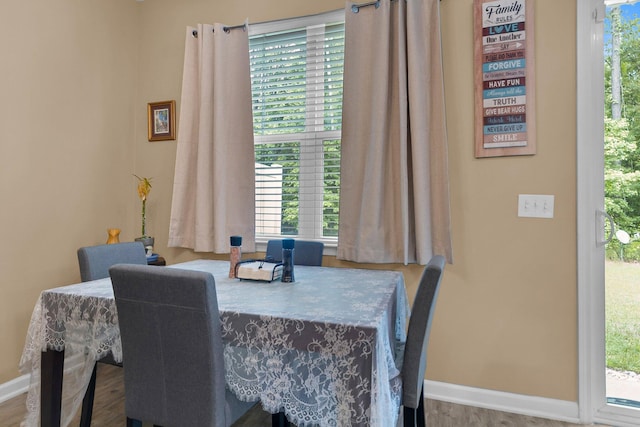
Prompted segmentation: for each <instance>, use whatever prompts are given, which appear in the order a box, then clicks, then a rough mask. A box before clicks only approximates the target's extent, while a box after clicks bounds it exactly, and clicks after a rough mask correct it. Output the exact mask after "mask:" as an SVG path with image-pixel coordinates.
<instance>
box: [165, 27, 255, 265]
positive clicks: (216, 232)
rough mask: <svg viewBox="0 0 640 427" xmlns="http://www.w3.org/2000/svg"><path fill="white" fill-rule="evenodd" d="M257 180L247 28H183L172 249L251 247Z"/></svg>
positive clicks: (206, 249)
mask: <svg viewBox="0 0 640 427" xmlns="http://www.w3.org/2000/svg"><path fill="white" fill-rule="evenodd" d="M254 198H255V178H254V146H253V117H252V110H251V78H250V71H249V37H248V31H247V25H246V24H245V25H244V26H243V27H242V26H241V27H240V28H238V27H225V26H224V25H222V24H214V25H205V24H198V26H197V28H193V27H189V28H187V34H186V42H185V56H184V69H183V80H182V97H181V102H180V126H179V129H178V138H177V151H176V164H175V176H174V184H173V198H172V205H171V219H170V223H169V244H168V245H169V247H185V248H191V249H193V250H194V251H196V252H215V253H228V252H229V236H231V235H239V236H242V237H243V241H242V246H243V248H244V250H246V251H248V252H253V251H254V250H255V201H254Z"/></svg>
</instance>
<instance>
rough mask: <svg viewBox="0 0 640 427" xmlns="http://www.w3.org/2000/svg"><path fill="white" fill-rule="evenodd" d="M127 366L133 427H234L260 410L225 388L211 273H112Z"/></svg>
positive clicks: (125, 268)
mask: <svg viewBox="0 0 640 427" xmlns="http://www.w3.org/2000/svg"><path fill="white" fill-rule="evenodd" d="M110 275H111V283H112V284H113V293H114V296H115V300H116V308H117V310H118V323H119V326H120V337H121V340H122V355H123V365H124V389H125V413H126V416H127V425H128V426H129V425H133V424H134V423H135V422H136V421H137V422H145V423H147V422H148V423H152V424H154V425H159V426H200V427H204V426H215V427H222V426H229V425H231V423H233V422H234V421H236V420H237V419H238V418H240V416H242V415H243V414H244V413H245V412H246V411H248V410H249V409H250V408H251V407H252V406H253V405H254V404H255V402H242V401H240V400H238V398H236V397H235V396H234V395H233V393H231V392H230V391H228V390H227V389H226V388H225V371H224V358H223V343H222V332H221V323H220V315H219V313H218V300H217V296H216V286H215V281H214V278H213V276H212V275H211V274H210V273H205V272H199V271H190V270H182V269H177V268H158V267H153V266H142V265H126V264H121V265H116V266H113V267H111V269H110Z"/></svg>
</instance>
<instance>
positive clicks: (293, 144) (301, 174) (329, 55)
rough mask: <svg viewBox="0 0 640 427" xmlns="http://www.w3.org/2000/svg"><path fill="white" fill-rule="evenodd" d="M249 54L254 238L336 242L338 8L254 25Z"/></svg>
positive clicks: (340, 65) (340, 29) (340, 25)
mask: <svg viewBox="0 0 640 427" xmlns="http://www.w3.org/2000/svg"><path fill="white" fill-rule="evenodd" d="M249 55H250V62H251V90H252V103H253V126H254V140H255V157H256V171H255V172H256V238H257V239H258V240H259V239H260V238H263V239H268V238H272V237H279V236H295V237H298V238H304V239H309V240H311V239H313V240H325V241H332V240H333V241H337V237H338V211H339V195H340V131H341V126H342V72H343V61H344V12H342V11H339V12H332V13H328V14H323V15H317V16H313V17H307V18H299V19H295V20H287V21H279V22H276V23H269V24H258V25H254V26H252V27H251V34H250V37H249Z"/></svg>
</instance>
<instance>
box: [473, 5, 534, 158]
mask: <svg viewBox="0 0 640 427" xmlns="http://www.w3.org/2000/svg"><path fill="white" fill-rule="evenodd" d="M473 1H474V40H475V42H474V81H475V85H474V87H475V94H474V95H475V156H476V158H487V157H506V156H527V155H535V154H536V74H535V35H534V28H535V25H534V3H533V1H532V0H513V1H510V2H509V4H505V3H504V2H501V1H500V0H473Z"/></svg>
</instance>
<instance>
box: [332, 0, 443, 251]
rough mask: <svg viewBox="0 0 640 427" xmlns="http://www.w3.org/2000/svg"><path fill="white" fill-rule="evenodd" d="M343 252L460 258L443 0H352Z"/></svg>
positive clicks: (345, 116)
mask: <svg viewBox="0 0 640 427" xmlns="http://www.w3.org/2000/svg"><path fill="white" fill-rule="evenodd" d="M342 111H343V120H342V160H341V193H340V229H339V243H338V254H337V256H338V258H339V259H344V260H349V261H355V262H369V263H396V262H397V263H404V264H408V263H419V264H426V263H427V262H428V261H429V259H430V258H431V256H432V255H433V254H441V255H444V256H445V257H446V258H447V260H448V261H449V262H452V261H453V259H452V258H453V257H452V248H451V235H450V234H451V233H450V214H449V188H448V186H449V184H448V166H447V135H446V126H445V109H444V90H443V73H442V53H441V46H440V17H439V1H438V0H407V1H403V0H401V1H397V0H395V1H392V0H380V1H378V2H376V4H372V5H371V6H365V5H362V6H360V7H358V5H357V4H356V3H351V2H348V3H347V6H346V11H345V69H344V99H343V110H342Z"/></svg>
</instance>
